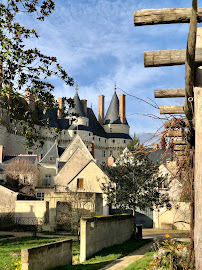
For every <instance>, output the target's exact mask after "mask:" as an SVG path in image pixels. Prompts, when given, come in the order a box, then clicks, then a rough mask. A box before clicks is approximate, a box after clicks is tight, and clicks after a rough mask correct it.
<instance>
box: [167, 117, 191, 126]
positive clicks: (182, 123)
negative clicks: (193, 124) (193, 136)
mask: <svg viewBox="0 0 202 270" xmlns="http://www.w3.org/2000/svg"><path fill="white" fill-rule="evenodd" d="M188 124H189V123H188V121H187V120H185V119H184V120H181V121H179V120H178V119H176V121H175V119H173V120H168V121H165V122H164V126H165V128H181V127H186V126H188Z"/></svg>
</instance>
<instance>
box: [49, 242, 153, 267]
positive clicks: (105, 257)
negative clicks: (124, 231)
mask: <svg viewBox="0 0 202 270" xmlns="http://www.w3.org/2000/svg"><path fill="white" fill-rule="evenodd" d="M150 241H151V240H149V239H143V240H136V241H134V240H129V241H127V242H125V243H123V244H120V245H114V246H112V247H109V248H104V249H103V250H101V251H99V252H98V253H96V254H95V255H94V256H93V257H91V258H90V259H88V260H87V261H85V262H83V263H82V264H77V265H67V266H60V267H56V268H54V270H66V269H67V270H71V269H75V270H96V269H101V268H102V267H104V266H105V265H107V264H109V263H110V262H111V261H113V260H115V259H118V258H121V257H124V256H126V255H128V254H129V253H131V252H133V251H135V250H137V249H139V248H140V247H142V246H143V245H145V244H147V243H149V242H150Z"/></svg>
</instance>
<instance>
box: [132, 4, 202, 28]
mask: <svg viewBox="0 0 202 270" xmlns="http://www.w3.org/2000/svg"><path fill="white" fill-rule="evenodd" d="M191 14H192V9H191V8H165V9H143V10H138V11H135V12H134V25H135V26H141V25H153V24H170V23H189V22H190V17H191ZM197 19H198V22H202V8H199V9H198V18H197Z"/></svg>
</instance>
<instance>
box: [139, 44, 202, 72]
mask: <svg viewBox="0 0 202 270" xmlns="http://www.w3.org/2000/svg"><path fill="white" fill-rule="evenodd" d="M185 60H186V49H176V50H160V51H146V52H144V66H145V67H161V66H175V65H184V64H185ZM195 62H196V63H197V64H200V63H202V48H198V49H196V52H195Z"/></svg>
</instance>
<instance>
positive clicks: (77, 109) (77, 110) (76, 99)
mask: <svg viewBox="0 0 202 270" xmlns="http://www.w3.org/2000/svg"><path fill="white" fill-rule="evenodd" d="M69 113H78V114H79V116H82V117H86V113H85V111H84V108H83V105H82V103H81V100H80V98H79V95H78V93H77V91H76V94H75V96H74V108H71V109H70V110H69Z"/></svg>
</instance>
